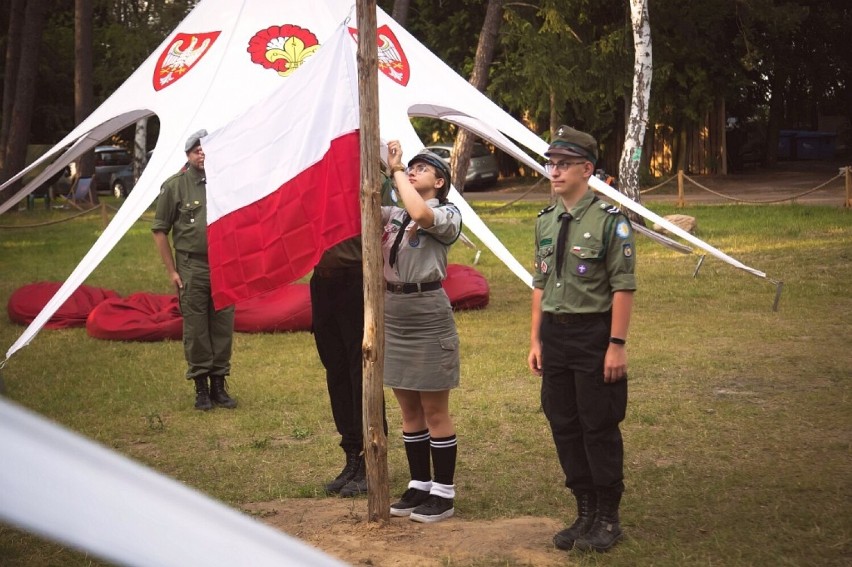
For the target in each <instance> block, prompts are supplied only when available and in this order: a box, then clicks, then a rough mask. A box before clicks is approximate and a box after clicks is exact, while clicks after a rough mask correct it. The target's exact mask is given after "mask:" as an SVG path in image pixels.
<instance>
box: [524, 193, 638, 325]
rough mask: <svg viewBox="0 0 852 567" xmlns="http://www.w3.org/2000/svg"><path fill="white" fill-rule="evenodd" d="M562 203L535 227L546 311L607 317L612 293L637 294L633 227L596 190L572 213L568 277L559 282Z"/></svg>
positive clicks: (566, 260)
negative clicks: (600, 199) (559, 236)
mask: <svg viewBox="0 0 852 567" xmlns="http://www.w3.org/2000/svg"><path fill="white" fill-rule="evenodd" d="M564 212H565V205H564V204H563V203H562V201H561V200H559V201H558V202H557V203H556V204H555V205H553V206H550V207H548V208H546V209H545V210H543V211H542V212H541V213H540V214H539V217H538V220H536V224H535V275H534V276H533V286H534V287H536V288H538V289H542V290H544V293H543V295H542V301H541V308H542V311H544V312H549V313H604V312H606V311H609V310H610V309H611V308H612V293H613V292H614V291H627V290H635V289H636V278H635V276H634V264H635V259H634V256H633V253H634V250H635V245H634V238H633V229H632V228H631V227H630V221H629V220H627V217H625V216H624V214H622V213H621V211H620V210H619V209H617V208H616V207H613V206H612V205H610V204H608V203H604V202H602V201H599V200H597V199H595V197H594V193H592V191H591V190H589V191H587V192H586V194H585V195H583V197H582V198H581V199H580V201H579V202H578V203H577V204H576V205H575V206H574V207H573V208H572V209H571V210H570V211H568V212H570V213H571V215H572V216H573V217H574V218H573V219H571V221H570V223H571V225H570V228H569V232H568V236H567V238H566V244H565V255H564V256H565V257H564V260H563V265H562V271H561V273H562V277H561V278H560V279H557V277H556V241H557V237H558V235H559V225H560V220H559V217H560V215H561V214H562V213H564Z"/></svg>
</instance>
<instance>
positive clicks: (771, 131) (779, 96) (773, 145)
mask: <svg viewBox="0 0 852 567" xmlns="http://www.w3.org/2000/svg"><path fill="white" fill-rule="evenodd" d="M776 67H780V65H776ZM786 83H787V80H786V76H785V75H784V73H783V72H782V71H781V70H780V69H778V68H776V69H775V72H774V74H773V75H772V77H771V79H770V93H769V122H768V124H767V126H766V147H765V148H764V152H765V154H764V157H765V160H766V165H767V166H768V167H773V166H775V165H776V164H777V163H778V139H779V137H780V132H781V122H782V120H783V118H784V117H783V114H784V89H785V85H786ZM794 149H795V148H794ZM792 155H795V154H792Z"/></svg>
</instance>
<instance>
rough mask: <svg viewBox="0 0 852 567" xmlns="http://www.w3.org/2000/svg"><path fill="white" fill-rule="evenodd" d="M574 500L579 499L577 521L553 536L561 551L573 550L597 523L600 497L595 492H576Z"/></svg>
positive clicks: (554, 543)
mask: <svg viewBox="0 0 852 567" xmlns="http://www.w3.org/2000/svg"><path fill="white" fill-rule="evenodd" d="M574 498H576V499H577V519H576V520H574V523H573V524H571V525H570V526H568V527H567V528H565V529H564V530H562V531H561V532H559V533H557V534H556V535H555V536H553V545H555V546H556V547H558V548H559V549H565V550H569V549H573V548H574V542H575V541H576V540H577V539H579V538H580V536H582V535H585V534H586V532H588V531H589V530H590V529H591V528H592V525H593V524H594V523H595V510H596V508H597V504H598V496H597V494H596V493H595V491H594V490H576V491H574Z"/></svg>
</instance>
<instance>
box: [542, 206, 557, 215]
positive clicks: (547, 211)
mask: <svg viewBox="0 0 852 567" xmlns="http://www.w3.org/2000/svg"><path fill="white" fill-rule="evenodd" d="M555 208H556V205H550V206H549V207H546V208H544V209H542V210H540V211H539V212H538V216H541V215H543V214H544V213H549V212H550V211H552V210H553V209H555Z"/></svg>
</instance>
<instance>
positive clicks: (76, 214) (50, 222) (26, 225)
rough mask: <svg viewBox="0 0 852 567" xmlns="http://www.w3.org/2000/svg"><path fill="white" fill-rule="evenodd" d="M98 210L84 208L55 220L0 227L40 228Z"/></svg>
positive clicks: (2, 227)
mask: <svg viewBox="0 0 852 567" xmlns="http://www.w3.org/2000/svg"><path fill="white" fill-rule="evenodd" d="M100 210H101V208H100V207H92V208H91V209H85V210H83V211H80V212H79V213H75V214H73V215H71V216H70V217H65V218H61V219H57V220H52V221H46V222H40V223H35V224H0V229H15V228H41V227H43V226H50V225H52V224H60V223H63V222H68V221H71V220H74V219H76V218H79V217H82V216H83V215H87V214H89V213H91V212H93V211H100Z"/></svg>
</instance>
